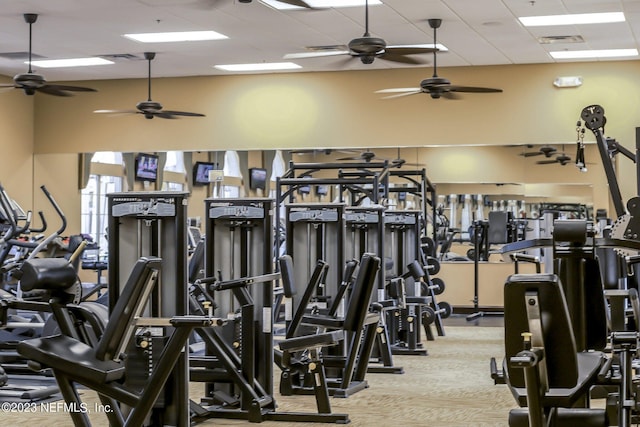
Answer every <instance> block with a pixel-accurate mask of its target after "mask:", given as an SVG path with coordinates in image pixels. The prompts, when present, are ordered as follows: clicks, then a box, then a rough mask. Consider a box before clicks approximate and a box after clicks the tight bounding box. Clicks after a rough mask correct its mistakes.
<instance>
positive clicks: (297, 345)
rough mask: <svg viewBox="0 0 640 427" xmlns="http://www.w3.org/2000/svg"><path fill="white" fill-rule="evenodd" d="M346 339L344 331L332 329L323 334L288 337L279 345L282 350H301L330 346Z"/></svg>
mask: <svg viewBox="0 0 640 427" xmlns="http://www.w3.org/2000/svg"><path fill="white" fill-rule="evenodd" d="M343 339H344V331H342V330H338V331H331V332H325V333H322V334H314V335H303V336H300V337H293V338H287V339H286V340H284V341H281V342H280V344H279V346H280V350H282V351H289V352H295V351H301V350H307V349H309V348H311V347H328V346H332V345H336V344H338V343H339V342H340V341H342V340H343Z"/></svg>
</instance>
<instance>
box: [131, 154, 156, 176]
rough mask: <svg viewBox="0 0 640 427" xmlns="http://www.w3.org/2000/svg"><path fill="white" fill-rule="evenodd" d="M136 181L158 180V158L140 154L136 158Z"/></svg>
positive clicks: (152, 155)
mask: <svg viewBox="0 0 640 427" xmlns="http://www.w3.org/2000/svg"><path fill="white" fill-rule="evenodd" d="M135 179H136V181H150V182H155V181H156V180H157V179H158V156H156V155H155V154H146V153H140V154H138V155H137V156H136V173H135Z"/></svg>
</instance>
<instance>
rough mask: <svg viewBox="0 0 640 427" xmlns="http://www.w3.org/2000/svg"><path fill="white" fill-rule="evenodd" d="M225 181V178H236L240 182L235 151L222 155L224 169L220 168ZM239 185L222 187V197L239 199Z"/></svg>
mask: <svg viewBox="0 0 640 427" xmlns="http://www.w3.org/2000/svg"><path fill="white" fill-rule="evenodd" d="M222 173H223V174H224V178H225V181H227V178H238V179H239V181H240V182H242V171H240V157H239V156H238V153H237V152H235V151H225V153H224V167H223V168H222ZM240 187H241V186H240V185H223V186H222V197H225V198H231V197H241V194H240Z"/></svg>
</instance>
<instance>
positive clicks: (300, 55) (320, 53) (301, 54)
mask: <svg viewBox="0 0 640 427" xmlns="http://www.w3.org/2000/svg"><path fill="white" fill-rule="evenodd" d="M350 54H351V52H349V51H348V50H333V51H331V50H328V51H314V52H298V53H287V54H286V55H284V56H283V58H284V59H306V58H322V57H325V56H339V55H350Z"/></svg>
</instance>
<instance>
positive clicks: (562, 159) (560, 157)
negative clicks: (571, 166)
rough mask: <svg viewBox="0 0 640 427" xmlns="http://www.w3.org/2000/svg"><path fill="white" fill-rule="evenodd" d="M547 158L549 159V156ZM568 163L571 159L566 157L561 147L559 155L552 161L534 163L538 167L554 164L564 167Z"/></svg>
mask: <svg viewBox="0 0 640 427" xmlns="http://www.w3.org/2000/svg"><path fill="white" fill-rule="evenodd" d="M547 157H551V155H549V156H547ZM570 161H571V157H570V156H567V155H566V154H565V153H564V146H562V153H559V154H558V155H557V156H556V157H555V158H554V159H550V160H538V161H537V162H536V164H538V165H552V164H555V163H560V164H561V165H562V166H565V165H566V164H567V163H569V162H570Z"/></svg>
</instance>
